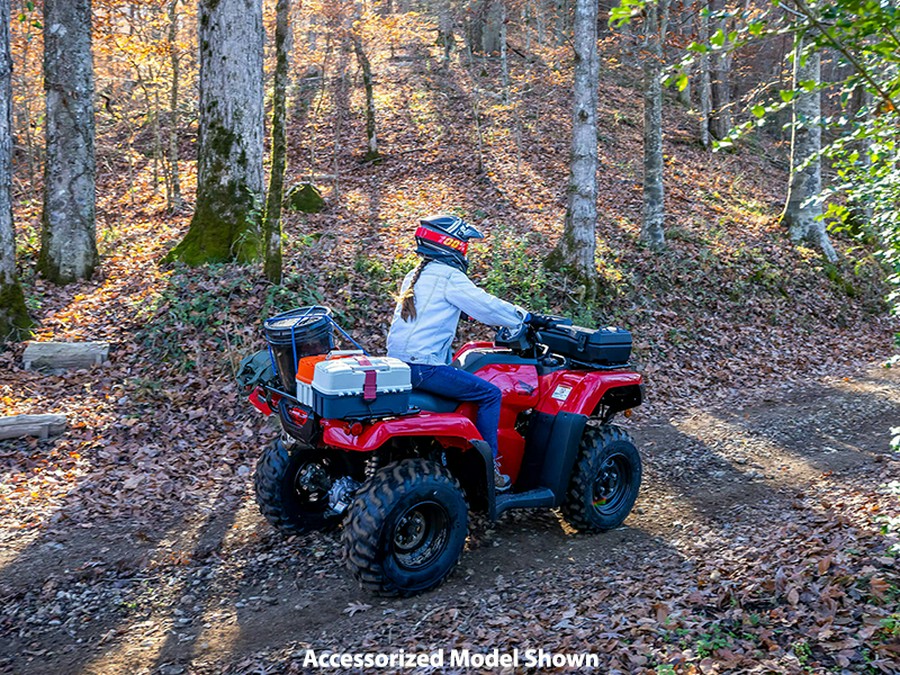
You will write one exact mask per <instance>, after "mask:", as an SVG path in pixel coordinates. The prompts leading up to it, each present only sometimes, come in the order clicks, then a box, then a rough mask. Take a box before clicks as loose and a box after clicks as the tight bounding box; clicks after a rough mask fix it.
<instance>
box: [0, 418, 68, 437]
mask: <svg viewBox="0 0 900 675" xmlns="http://www.w3.org/2000/svg"><path fill="white" fill-rule="evenodd" d="M65 430H66V416H65V415H12V416H10V417H0V440H2V439H5V438H24V437H25V436H34V437H35V438H41V439H46V438H49V437H50V436H56V435H57V434H61V433H62V432H63V431H65Z"/></svg>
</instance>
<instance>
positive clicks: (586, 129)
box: [547, 0, 600, 295]
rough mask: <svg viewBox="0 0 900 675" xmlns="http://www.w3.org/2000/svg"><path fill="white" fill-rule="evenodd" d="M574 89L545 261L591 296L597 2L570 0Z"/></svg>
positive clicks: (595, 164) (598, 66)
mask: <svg viewBox="0 0 900 675" xmlns="http://www.w3.org/2000/svg"><path fill="white" fill-rule="evenodd" d="M574 36H575V40H574V46H575V85H574V107H573V114H572V159H571V164H570V168H569V204H568V208H567V210H566V221H565V226H564V229H563V235H562V238H561V239H560V241H559V244H557V248H556V250H555V251H554V252H553V253H552V254H551V256H550V258H549V259H548V261H547V262H548V265H551V266H552V265H555V264H557V263H558V264H559V265H560V266H561V267H564V268H565V269H566V270H568V272H569V273H570V274H572V276H574V277H575V278H577V279H579V280H580V281H582V283H583V284H584V286H585V291H586V292H587V293H588V294H589V295H592V294H593V292H594V286H595V284H596V275H597V272H596V267H595V263H594V253H595V250H596V241H595V231H596V224H597V95H598V94H597V78H598V76H599V70H600V65H599V58H598V55H597V2H596V0H576V2H575V26H574Z"/></svg>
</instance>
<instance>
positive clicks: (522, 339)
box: [494, 314, 572, 352]
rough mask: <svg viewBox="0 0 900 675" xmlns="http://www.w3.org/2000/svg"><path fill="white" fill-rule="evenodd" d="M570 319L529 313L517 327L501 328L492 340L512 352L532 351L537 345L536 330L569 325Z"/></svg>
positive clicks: (570, 323)
mask: <svg viewBox="0 0 900 675" xmlns="http://www.w3.org/2000/svg"><path fill="white" fill-rule="evenodd" d="M571 325H572V319H568V318H566V317H564V316H554V315H549V314H529V315H528V316H527V317H526V319H525V321H524V322H523V323H522V325H521V326H520V327H519V328H516V329H514V328H501V329H500V330H498V331H497V336H496V337H495V338H494V342H495V343H496V344H498V345H501V346H503V347H507V348H509V349H511V350H513V351H514V352H526V351H532V350H534V349H536V347H537V344H538V342H537V339H536V338H537V331H539V330H548V329H551V328H555V327H556V326H571Z"/></svg>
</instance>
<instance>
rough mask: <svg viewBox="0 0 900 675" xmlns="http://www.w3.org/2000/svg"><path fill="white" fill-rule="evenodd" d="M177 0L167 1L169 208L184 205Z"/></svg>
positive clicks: (177, 207) (172, 208)
mask: <svg viewBox="0 0 900 675" xmlns="http://www.w3.org/2000/svg"><path fill="white" fill-rule="evenodd" d="M177 9H178V0H171V2H170V3H169V36H168V38H169V60H170V63H171V66H172V84H171V86H170V87H169V184H170V186H171V188H170V190H169V209H170V210H173V211H180V210H181V209H182V208H183V207H184V201H183V199H182V197H181V176H180V174H179V171H178V122H179V114H178V78H179V77H180V76H181V54H179V53H178V42H177V40H178V14H177Z"/></svg>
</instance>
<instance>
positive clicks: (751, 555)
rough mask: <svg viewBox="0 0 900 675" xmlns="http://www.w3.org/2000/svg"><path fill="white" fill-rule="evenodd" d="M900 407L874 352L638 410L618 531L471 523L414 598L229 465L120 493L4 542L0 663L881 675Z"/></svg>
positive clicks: (891, 372)
mask: <svg viewBox="0 0 900 675" xmlns="http://www.w3.org/2000/svg"><path fill="white" fill-rule="evenodd" d="M707 404H709V405H707ZM897 419H900V371H898V370H896V369H887V368H884V367H880V366H878V367H871V368H868V369H865V370H862V371H860V372H858V373H856V374H854V375H853V376H850V377H841V378H825V379H820V380H817V381H811V382H809V383H808V384H806V385H804V386H799V387H796V388H793V389H791V390H790V391H787V392H781V393H779V394H778V395H777V399H775V400H773V399H772V398H771V397H770V395H769V394H768V393H767V392H766V391H765V390H761V391H755V392H748V393H747V395H746V397H745V399H744V402H743V404H742V405H741V406H740V407H734V406H729V407H721V406H717V405H715V403H714V402H709V401H696V402H695V405H693V406H691V407H689V408H688V409H686V410H685V411H683V412H682V413H680V414H678V415H676V416H673V417H646V416H640V415H638V416H635V418H633V419H632V420H631V421H630V422H629V423H628V427H629V430H630V431H631V432H632V433H633V434H634V436H635V438H636V440H637V443H638V446H639V447H640V448H641V451H642V454H643V458H644V462H645V480H644V485H643V487H642V490H641V494H640V497H639V499H638V502H637V506H636V509H635V511H634V512H633V514H632V515H631V516H630V517H629V518H628V520H627V521H626V525H625V526H623V527H622V528H619V529H618V530H615V531H613V532H609V533H605V534H599V535H591V536H587V535H578V534H573V533H572V531H571V530H570V529H568V528H567V527H566V525H565V524H564V521H562V520H561V519H560V518H559V517H558V515H557V514H555V513H553V512H540V511H529V512H522V513H518V514H516V515H513V516H506V517H504V518H502V519H501V520H500V521H499V522H498V523H495V524H493V525H491V524H489V523H487V522H486V521H484V520H483V519H476V520H475V522H474V523H473V526H472V528H471V536H470V538H469V542H468V545H467V547H466V551H465V553H464V554H463V557H462V560H461V563H460V566H459V567H458V569H457V571H456V572H455V574H454V575H453V576H452V577H451V578H450V579H449V580H448V581H447V582H446V583H445V584H444V585H443V586H442V587H440V588H439V589H438V590H436V591H434V592H432V593H428V594H425V595H423V596H420V597H416V598H412V599H405V600H396V599H394V600H383V599H377V598H372V597H371V596H367V595H365V594H363V593H362V592H361V591H360V590H359V589H358V588H357V586H356V584H355V583H354V582H353V581H352V579H351V578H350V577H349V575H348V574H347V573H346V572H345V570H344V569H343V567H342V564H341V550H340V542H339V537H338V535H337V534H323V535H317V534H312V535H304V536H299V537H291V538H285V537H283V536H280V535H278V534H276V533H275V532H273V531H272V529H271V528H270V527H269V526H268V524H267V523H266V522H265V521H264V520H263V519H262V517H261V516H260V515H259V513H258V512H257V510H256V508H255V505H254V502H253V497H252V487H251V485H250V479H249V477H248V476H247V474H246V472H242V471H241V470H240V469H238V471H237V472H236V475H234V476H229V477H228V481H229V483H230V484H231V486H232V488H233V489H229V490H226V491H223V492H222V493H220V494H219V495H218V496H217V495H216V494H215V493H212V494H210V495H209V498H208V499H207V500H206V502H205V503H203V504H198V506H197V507H196V508H195V509H193V510H191V511H186V512H184V513H182V514H180V515H178V516H163V515H160V516H159V517H154V516H153V515H152V514H146V517H145V518H128V517H123V516H122V515H120V514H118V513H115V512H113V513H110V514H109V516H107V517H103V518H94V519H92V520H91V521H90V522H89V523H79V524H78V525H75V526H72V525H68V524H66V521H61V522H60V523H59V524H57V525H55V526H51V527H49V528H47V529H45V530H43V531H41V532H40V533H39V534H37V536H33V537H30V538H23V539H14V540H12V541H10V540H8V539H7V543H6V545H5V546H4V547H3V549H2V559H0V566H2V567H0V598H2V609H0V654H2V655H3V656H2V657H0V668H4V669H5V670H8V671H9V672H15V673H34V674H36V675H37V674H42V673H49V672H53V673H124V672H128V673H161V674H163V675H173V674H178V673H220V672H228V673H270V672H316V670H315V669H313V668H311V667H304V659H305V658H306V650H307V649H313V650H316V651H318V652H320V653H321V652H322V651H325V650H331V651H342V652H351V653H365V652H385V653H391V652H397V651H399V650H401V649H403V650H406V651H407V652H416V653H431V652H433V651H435V650H445V651H446V653H447V654H448V656H447V658H448V659H449V651H450V650H451V649H470V650H471V651H472V652H473V653H490V652H491V650H492V649H494V648H497V649H499V650H500V652H501V653H512V652H513V650H514V649H515V648H519V649H520V650H522V653H523V654H524V650H526V649H544V650H546V651H547V652H552V653H580V652H587V653H593V654H598V655H599V656H600V659H601V664H602V665H601V672H616V671H620V672H638V673H645V672H646V673H658V672H684V673H691V672H702V673H725V672H767V673H768V672H785V673H818V672H885V673H895V672H897V670H898V668H900V652H898V648H900V640H898V637H900V614H898V613H897V599H898V589H900V586H898V584H900V569H898V566H900V562H898V561H900V557H898V551H900V549H898V537H897V536H896V533H894V534H893V535H889V536H885V535H884V529H885V527H886V523H887V522H888V519H889V518H894V519H896V518H897V517H898V516H900V512H898V508H897V495H898V493H900V459H898V458H897V456H896V453H892V452H891V451H890V450H889V440H890V439H889V433H888V428H887V424H886V423H887V421H889V420H897ZM43 452H44V450H43V449H40V448H39V449H37V450H36V454H38V455H39V454H41V453H43ZM84 496H85V495H84V493H82V494H81V495H79V494H77V493H76V494H74V495H70V496H69V497H68V499H67V500H66V501H65V502H64V503H63V504H61V505H60V508H61V509H73V508H76V507H77V506H79V503H78V500H79V499H83V498H84ZM4 529H6V528H4ZM7 534H8V533H7ZM892 546H893V548H891V547H892ZM523 658H524V657H523ZM666 664H668V665H670V666H671V668H672V669H671V670H669V671H666V670H664V669H663V668H664V666H665V665H666ZM451 670H452V669H451ZM456 670H457V672H461V670H462V669H456ZM418 672H429V671H428V669H419V671H418Z"/></svg>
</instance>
